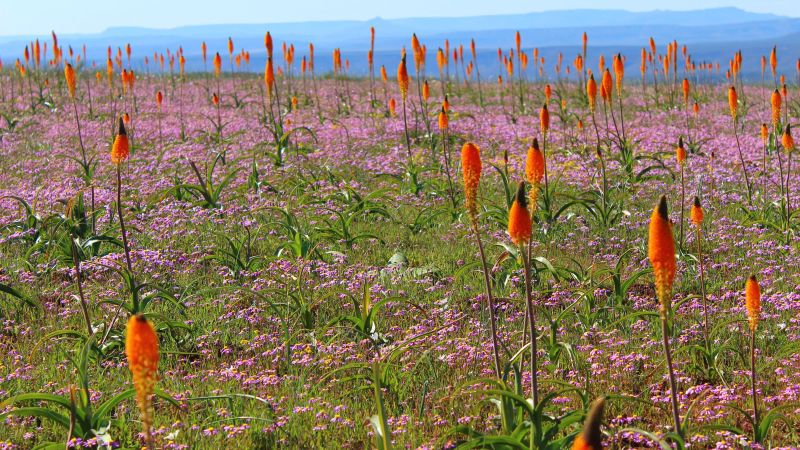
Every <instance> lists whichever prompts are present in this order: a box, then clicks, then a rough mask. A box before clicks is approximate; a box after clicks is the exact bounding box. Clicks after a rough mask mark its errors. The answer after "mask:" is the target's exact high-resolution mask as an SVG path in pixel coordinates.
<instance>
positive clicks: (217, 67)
mask: <svg viewBox="0 0 800 450" xmlns="http://www.w3.org/2000/svg"><path fill="white" fill-rule="evenodd" d="M221 72H222V57H221V56H219V52H217V53H216V54H215V55H214V75H215V76H217V77H219V74H220V73H221Z"/></svg>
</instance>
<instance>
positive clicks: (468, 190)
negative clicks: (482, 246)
mask: <svg viewBox="0 0 800 450" xmlns="http://www.w3.org/2000/svg"><path fill="white" fill-rule="evenodd" d="M481 169H482V165H481V150H480V148H478V146H477V145H475V144H473V143H472V142H467V143H465V144H464V146H463V147H461V170H462V172H463V175H464V196H465V197H466V206H467V211H468V212H469V214H470V216H471V218H472V220H473V221H474V220H477V217H478V185H479V184H480V181H481Z"/></svg>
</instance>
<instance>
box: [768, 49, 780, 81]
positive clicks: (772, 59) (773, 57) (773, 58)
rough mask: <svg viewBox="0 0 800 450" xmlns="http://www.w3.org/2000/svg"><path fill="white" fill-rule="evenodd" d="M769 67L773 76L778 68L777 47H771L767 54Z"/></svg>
mask: <svg viewBox="0 0 800 450" xmlns="http://www.w3.org/2000/svg"><path fill="white" fill-rule="evenodd" d="M769 67H770V68H771V69H772V77H773V78H775V73H776V71H777V70H778V47H777V46H776V47H772V51H771V52H770V54H769Z"/></svg>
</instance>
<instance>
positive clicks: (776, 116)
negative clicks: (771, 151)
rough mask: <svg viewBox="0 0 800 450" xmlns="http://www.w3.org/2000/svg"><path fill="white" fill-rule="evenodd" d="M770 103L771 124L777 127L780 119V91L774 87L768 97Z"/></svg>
mask: <svg viewBox="0 0 800 450" xmlns="http://www.w3.org/2000/svg"><path fill="white" fill-rule="evenodd" d="M769 102H770V105H772V126H773V127H774V128H775V129H777V128H778V122H780V121H781V103H782V99H781V93H780V92H778V90H777V89H775V90H774V91H773V92H772V96H771V97H770V99H769Z"/></svg>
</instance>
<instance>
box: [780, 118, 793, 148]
mask: <svg viewBox="0 0 800 450" xmlns="http://www.w3.org/2000/svg"><path fill="white" fill-rule="evenodd" d="M781 145H783V148H784V150H786V151H787V152H791V151H793V150H794V138H792V126H791V125H789V124H787V125H786V129H785V130H783V136H781Z"/></svg>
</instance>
